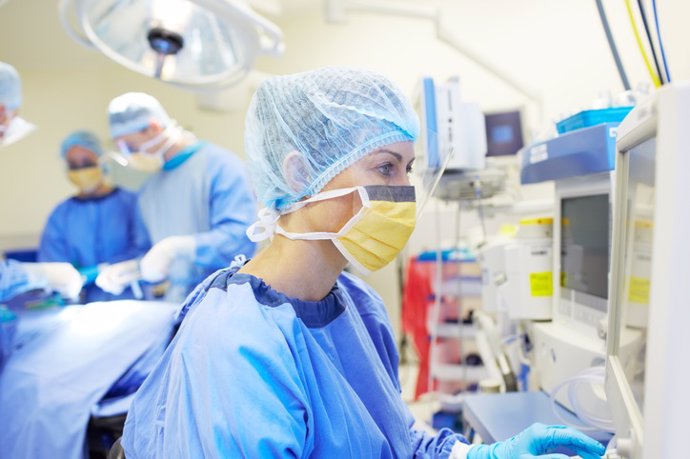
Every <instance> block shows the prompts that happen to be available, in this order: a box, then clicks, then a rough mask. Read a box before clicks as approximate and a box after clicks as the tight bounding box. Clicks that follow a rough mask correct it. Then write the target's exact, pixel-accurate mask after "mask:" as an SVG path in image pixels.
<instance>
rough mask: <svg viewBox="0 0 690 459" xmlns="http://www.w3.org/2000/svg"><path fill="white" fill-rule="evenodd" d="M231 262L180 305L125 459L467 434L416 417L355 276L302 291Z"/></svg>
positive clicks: (325, 453)
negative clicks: (280, 288) (177, 323)
mask: <svg viewBox="0 0 690 459" xmlns="http://www.w3.org/2000/svg"><path fill="white" fill-rule="evenodd" d="M235 270H236V268H229V269H225V270H221V271H219V272H218V273H217V274H215V275H214V276H211V277H209V278H208V279H207V280H206V281H205V282H204V284H202V285H200V286H199V287H197V289H196V290H195V291H194V292H193V293H192V294H191V295H190V296H189V298H188V299H187V301H186V303H185V305H184V306H183V309H182V312H181V314H182V315H184V314H186V316H185V317H184V318H183V321H182V324H181V327H180V329H179V331H178V333H177V335H176V337H175V339H174V340H173V342H172V343H171V345H170V346H169V347H168V349H167V350H166V352H165V354H164V355H163V358H162V359H161V361H160V362H159V363H158V366H157V367H156V368H155V369H154V371H153V372H152V373H151V374H150V375H149V377H148V378H147V380H146V381H145V382H144V384H143V385H142V386H141V388H140V389H139V392H138V393H137V395H136V396H135V399H134V401H133V403H132V406H131V408H130V411H129V414H128V416H127V421H126V423H125V430H124V436H123V446H124V449H125V455H126V456H127V458H128V459H136V458H154V457H155V458H191V457H218V458H221V457H252V458H253V457H300V458H302V457H312V458H320V457H323V458H340V457H343V458H393V457H399V458H412V457H415V458H433V457H441V458H445V457H448V456H449V454H450V451H451V449H452V447H453V445H454V444H455V443H456V442H457V441H462V442H465V439H464V438H463V437H462V436H460V435H458V434H455V433H453V432H452V431H450V430H448V429H442V430H441V431H440V432H439V433H438V434H437V435H436V436H430V435H428V434H426V433H423V432H420V431H417V430H415V429H414V428H413V427H412V426H413V423H414V419H413V417H412V415H411V413H410V412H409V410H408V408H407V407H406V405H405V404H404V403H403V401H402V398H401V396H400V383H399V381H398V376H397V365H398V354H397V350H396V346H395V340H394V337H393V332H392V330H391V327H390V323H389V321H388V318H387V315H386V311H385V308H384V306H383V303H382V301H381V299H380V298H379V297H378V296H377V295H376V294H375V293H374V292H373V291H372V290H371V289H370V288H369V287H368V286H367V285H366V284H364V283H363V282H362V281H361V280H359V279H357V278H355V277H354V276H351V275H349V274H343V275H342V276H340V278H339V280H338V282H337V284H336V285H335V286H334V288H333V290H332V291H331V292H330V293H329V294H328V295H327V296H326V297H325V298H324V299H323V300H321V301H319V302H303V301H299V300H296V299H293V298H288V297H286V296H284V295H283V294H281V293H279V292H277V291H275V290H273V289H271V288H270V287H269V286H267V285H266V284H265V283H264V282H263V281H262V280H260V279H258V278H256V277H253V276H250V275H247V274H242V273H239V274H235V273H234V271H235Z"/></svg>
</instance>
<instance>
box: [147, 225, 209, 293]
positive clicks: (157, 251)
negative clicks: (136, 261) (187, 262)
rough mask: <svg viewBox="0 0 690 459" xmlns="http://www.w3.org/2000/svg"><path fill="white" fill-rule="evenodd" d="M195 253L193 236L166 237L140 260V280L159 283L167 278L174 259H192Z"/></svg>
mask: <svg viewBox="0 0 690 459" xmlns="http://www.w3.org/2000/svg"><path fill="white" fill-rule="evenodd" d="M195 252H196V241H195V240H194V236H170V237H166V238H165V239H163V240H161V241H160V242H158V243H157V244H156V245H154V246H153V247H151V250H149V251H148V252H147V253H146V255H144V258H142V259H141V278H142V279H144V280H145V281H148V282H160V281H162V280H163V279H165V278H166V277H168V273H169V272H170V266H171V265H172V263H173V261H174V260H175V258H177V257H188V258H193V257H194V255H195Z"/></svg>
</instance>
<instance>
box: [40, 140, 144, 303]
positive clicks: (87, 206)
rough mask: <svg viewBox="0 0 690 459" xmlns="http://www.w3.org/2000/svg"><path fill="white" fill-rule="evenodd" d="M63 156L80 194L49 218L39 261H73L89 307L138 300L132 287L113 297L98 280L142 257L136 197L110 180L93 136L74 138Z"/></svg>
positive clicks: (66, 142)
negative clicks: (137, 237)
mask: <svg viewBox="0 0 690 459" xmlns="http://www.w3.org/2000/svg"><path fill="white" fill-rule="evenodd" d="M60 154H61V156H62V159H63V160H64V161H65V164H66V166H67V167H66V171H67V178H68V179H69V181H70V182H72V184H73V185H74V186H75V187H76V188H77V193H76V195H74V196H72V197H70V198H69V199H67V200H65V201H63V202H61V203H60V204H58V205H57V207H55V209H54V210H53V212H52V213H51V214H50V217H49V218H48V221H47V223H46V225H45V228H44V229H43V234H42V235H41V244H40V247H39V250H38V260H39V261H62V262H68V263H71V264H72V265H73V266H74V267H75V268H77V269H78V270H79V271H80V272H81V273H82V275H84V277H85V280H86V282H85V287H84V292H83V296H84V297H83V301H84V302H91V301H107V300H114V299H123V298H133V294H132V291H131V289H130V288H127V289H125V290H123V291H122V292H118V294H117V295H113V294H111V293H108V292H105V291H103V290H102V289H100V288H99V287H98V286H97V285H95V284H94V281H95V280H96V277H97V276H98V273H99V272H100V271H102V270H103V269H104V268H105V267H106V266H108V265H110V264H112V263H118V262H121V261H123V260H129V259H131V258H134V257H136V256H137V255H138V254H139V252H138V251H137V249H136V247H135V224H134V211H135V205H136V195H135V194H134V193H132V192H131V191H127V190H125V189H122V188H119V187H115V186H113V185H111V184H110V183H109V182H108V181H107V180H106V178H105V175H104V171H103V169H104V166H105V165H104V163H103V162H102V158H103V147H102V145H101V142H100V140H99V138H98V137H97V136H96V135H95V134H94V133H92V132H89V131H75V132H73V133H71V134H69V135H68V136H67V137H66V138H65V139H64V140H63V142H62V145H61V146H60Z"/></svg>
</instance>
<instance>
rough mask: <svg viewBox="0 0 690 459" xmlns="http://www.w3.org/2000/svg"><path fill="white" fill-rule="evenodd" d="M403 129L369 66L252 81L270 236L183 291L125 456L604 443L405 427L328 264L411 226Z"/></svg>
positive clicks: (408, 118) (535, 449) (353, 307)
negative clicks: (494, 437) (256, 249)
mask: <svg viewBox="0 0 690 459" xmlns="http://www.w3.org/2000/svg"><path fill="white" fill-rule="evenodd" d="M418 131H419V126H418V120H417V117H416V115H415V113H414V111H413V109H412V107H411V106H410V104H409V102H408V101H407V100H406V99H405V98H404V96H403V95H402V94H401V92H400V91H399V90H398V89H397V88H396V87H395V86H393V84H392V83H391V82H390V81H389V80H387V79H386V78H384V77H382V76H380V75H378V74H374V73H371V72H366V71H361V70H352V69H343V68H326V69H320V70H315V71H311V72H306V73H302V74H296V75H289V76H282V77H273V78H270V79H268V80H266V81H265V82H264V83H263V84H262V85H261V86H260V87H259V89H258V90H257V92H256V94H255V95H254V98H253V100H252V103H251V105H250V108H249V113H248V116H247V124H246V130H245V145H246V150H247V154H248V155H249V159H250V165H251V166H252V171H253V178H254V179H255V183H256V186H257V192H258V195H259V197H260V199H261V201H262V202H263V204H264V205H265V206H266V209H263V210H262V212H261V213H260V221H259V222H258V223H257V224H255V225H254V226H253V227H252V228H251V230H250V231H249V234H251V235H252V237H253V238H254V239H262V238H268V237H271V236H273V237H272V240H271V241H270V243H269V244H268V246H267V247H266V248H265V249H264V250H263V251H261V252H260V253H259V254H257V256H256V257H255V258H254V259H252V260H251V261H249V262H246V260H243V259H238V260H236V262H235V263H233V266H231V267H230V268H229V269H226V270H222V271H220V272H219V273H218V274H217V275H215V276H214V277H209V278H208V279H207V280H206V281H205V282H204V283H203V284H202V285H201V286H200V287H198V288H197V290H196V291H195V293H194V294H193V295H190V297H189V298H188V300H187V303H186V304H185V306H184V307H183V309H182V312H181V317H182V318H183V321H182V324H181V327H180V329H179V332H178V333H177V335H176V337H175V339H174V341H173V342H172V344H171V345H170V346H169V347H168V349H167V351H166V353H165V354H164V356H163V358H162V359H161V361H160V362H159V364H158V367H157V368H156V369H155V370H154V371H153V372H152V373H151V375H150V376H149V378H148V379H147V380H146V381H145V382H144V384H143V385H142V387H141V388H140V390H139V392H138V393H137V396H136V398H135V400H134V402H133V405H132V407H131V409H130V412H129V415H128V418H127V422H126V424H125V432H124V437H123V445H124V449H125V453H126V457H128V458H130V459H135V458H143V457H146V458H149V457H159V458H181V457H202V456H203V457H353V458H354V457H356V458H365V457H366V458H368V457H377V458H392V457H401V458H411V457H416V458H422V457H425V458H426V457H429V458H432V457H440V458H446V457H455V458H470V459H498V458H505V459H508V458H511V459H512V458H518V457H519V458H523V459H527V458H530V457H534V456H536V455H541V454H544V453H547V452H549V451H551V450H552V449H553V448H556V447H559V446H565V447H568V448H570V449H571V450H572V451H574V452H576V453H578V454H580V456H582V457H583V458H585V459H594V458H598V457H599V455H601V454H602V453H603V452H604V448H603V446H602V445H600V444H599V443H597V442H596V441H594V440H591V439H589V438H588V437H586V436H585V435H583V434H581V433H579V432H577V431H573V430H571V429H568V428H565V427H558V426H544V425H540V424H535V425H533V426H532V427H530V428H528V429H527V430H525V431H524V432H522V433H520V434H518V435H516V436H514V437H512V438H511V439H509V440H506V441H504V442H499V443H496V444H493V445H476V446H469V445H467V444H466V442H465V439H464V438H463V437H462V436H460V435H458V434H455V433H453V432H452V431H450V430H449V429H442V430H441V431H440V432H439V433H438V434H437V435H436V436H433V437H432V436H429V435H428V434H426V433H423V432H421V431H417V430H415V429H414V427H413V423H414V419H413V416H412V415H411V414H410V412H409V410H408V408H407V406H406V405H405V404H404V402H403V400H402V397H401V396H400V382H399V380H398V353H397V349H396V345H395V339H394V335H393V331H392V328H391V325H390V323H389V321H388V318H387V315H386V309H385V307H384V305H383V303H382V301H381V299H380V298H379V296H378V295H376V293H374V291H373V290H372V289H371V288H370V287H369V286H367V285H366V284H365V283H364V282H362V281H361V280H360V279H358V278H357V277H355V276H353V275H351V274H348V273H346V272H344V271H343V270H344V268H345V267H346V265H347V264H348V263H349V264H351V265H352V266H353V267H355V268H357V269H358V270H360V271H362V272H367V271H375V270H377V269H379V268H381V267H383V266H385V265H386V264H387V263H389V262H390V261H392V260H393V259H394V258H395V257H396V256H397V254H398V252H399V251H400V249H402V247H403V246H404V245H405V243H406V242H407V239H408V237H409V236H410V234H411V232H412V231H413V229H414V226H415V219H416V215H415V213H416V207H415V191H414V188H413V187H411V186H410V182H409V179H408V173H409V172H410V168H411V166H412V162H413V160H414V149H413V142H414V141H415V139H416V137H417V135H418ZM540 457H549V458H554V459H555V458H561V459H563V458H565V457H566V456H564V455H561V454H552V455H549V456H540Z"/></svg>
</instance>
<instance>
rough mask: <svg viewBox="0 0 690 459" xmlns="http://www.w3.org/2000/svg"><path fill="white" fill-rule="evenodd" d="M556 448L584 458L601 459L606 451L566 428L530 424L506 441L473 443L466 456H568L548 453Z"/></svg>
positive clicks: (482, 458)
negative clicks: (489, 443) (484, 443)
mask: <svg viewBox="0 0 690 459" xmlns="http://www.w3.org/2000/svg"><path fill="white" fill-rule="evenodd" d="M558 448H567V449H569V450H571V451H572V452H573V453H575V454H578V455H579V456H581V457H582V458H583V459H600V458H601V456H602V454H604V451H605V448H604V446H603V445H602V444H601V443H599V442H598V441H596V440H592V439H591V438H589V437H588V436H587V435H585V434H583V433H580V432H578V431H577V430H574V429H571V428H569V427H565V426H546V425H544V424H532V425H531V426H530V427H528V428H527V429H525V430H523V431H522V432H520V433H519V434H517V435H515V436H514V437H512V438H509V439H508V440H505V441H500V442H497V443H494V444H492V445H476V446H472V447H471V448H470V449H469V451H468V452H467V459H508V458H511V459H512V458H515V459H518V458H519V459H532V458H540V459H547V458H548V459H567V458H568V456H566V455H565V454H549V452H550V451H554V450H556V449H558Z"/></svg>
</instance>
